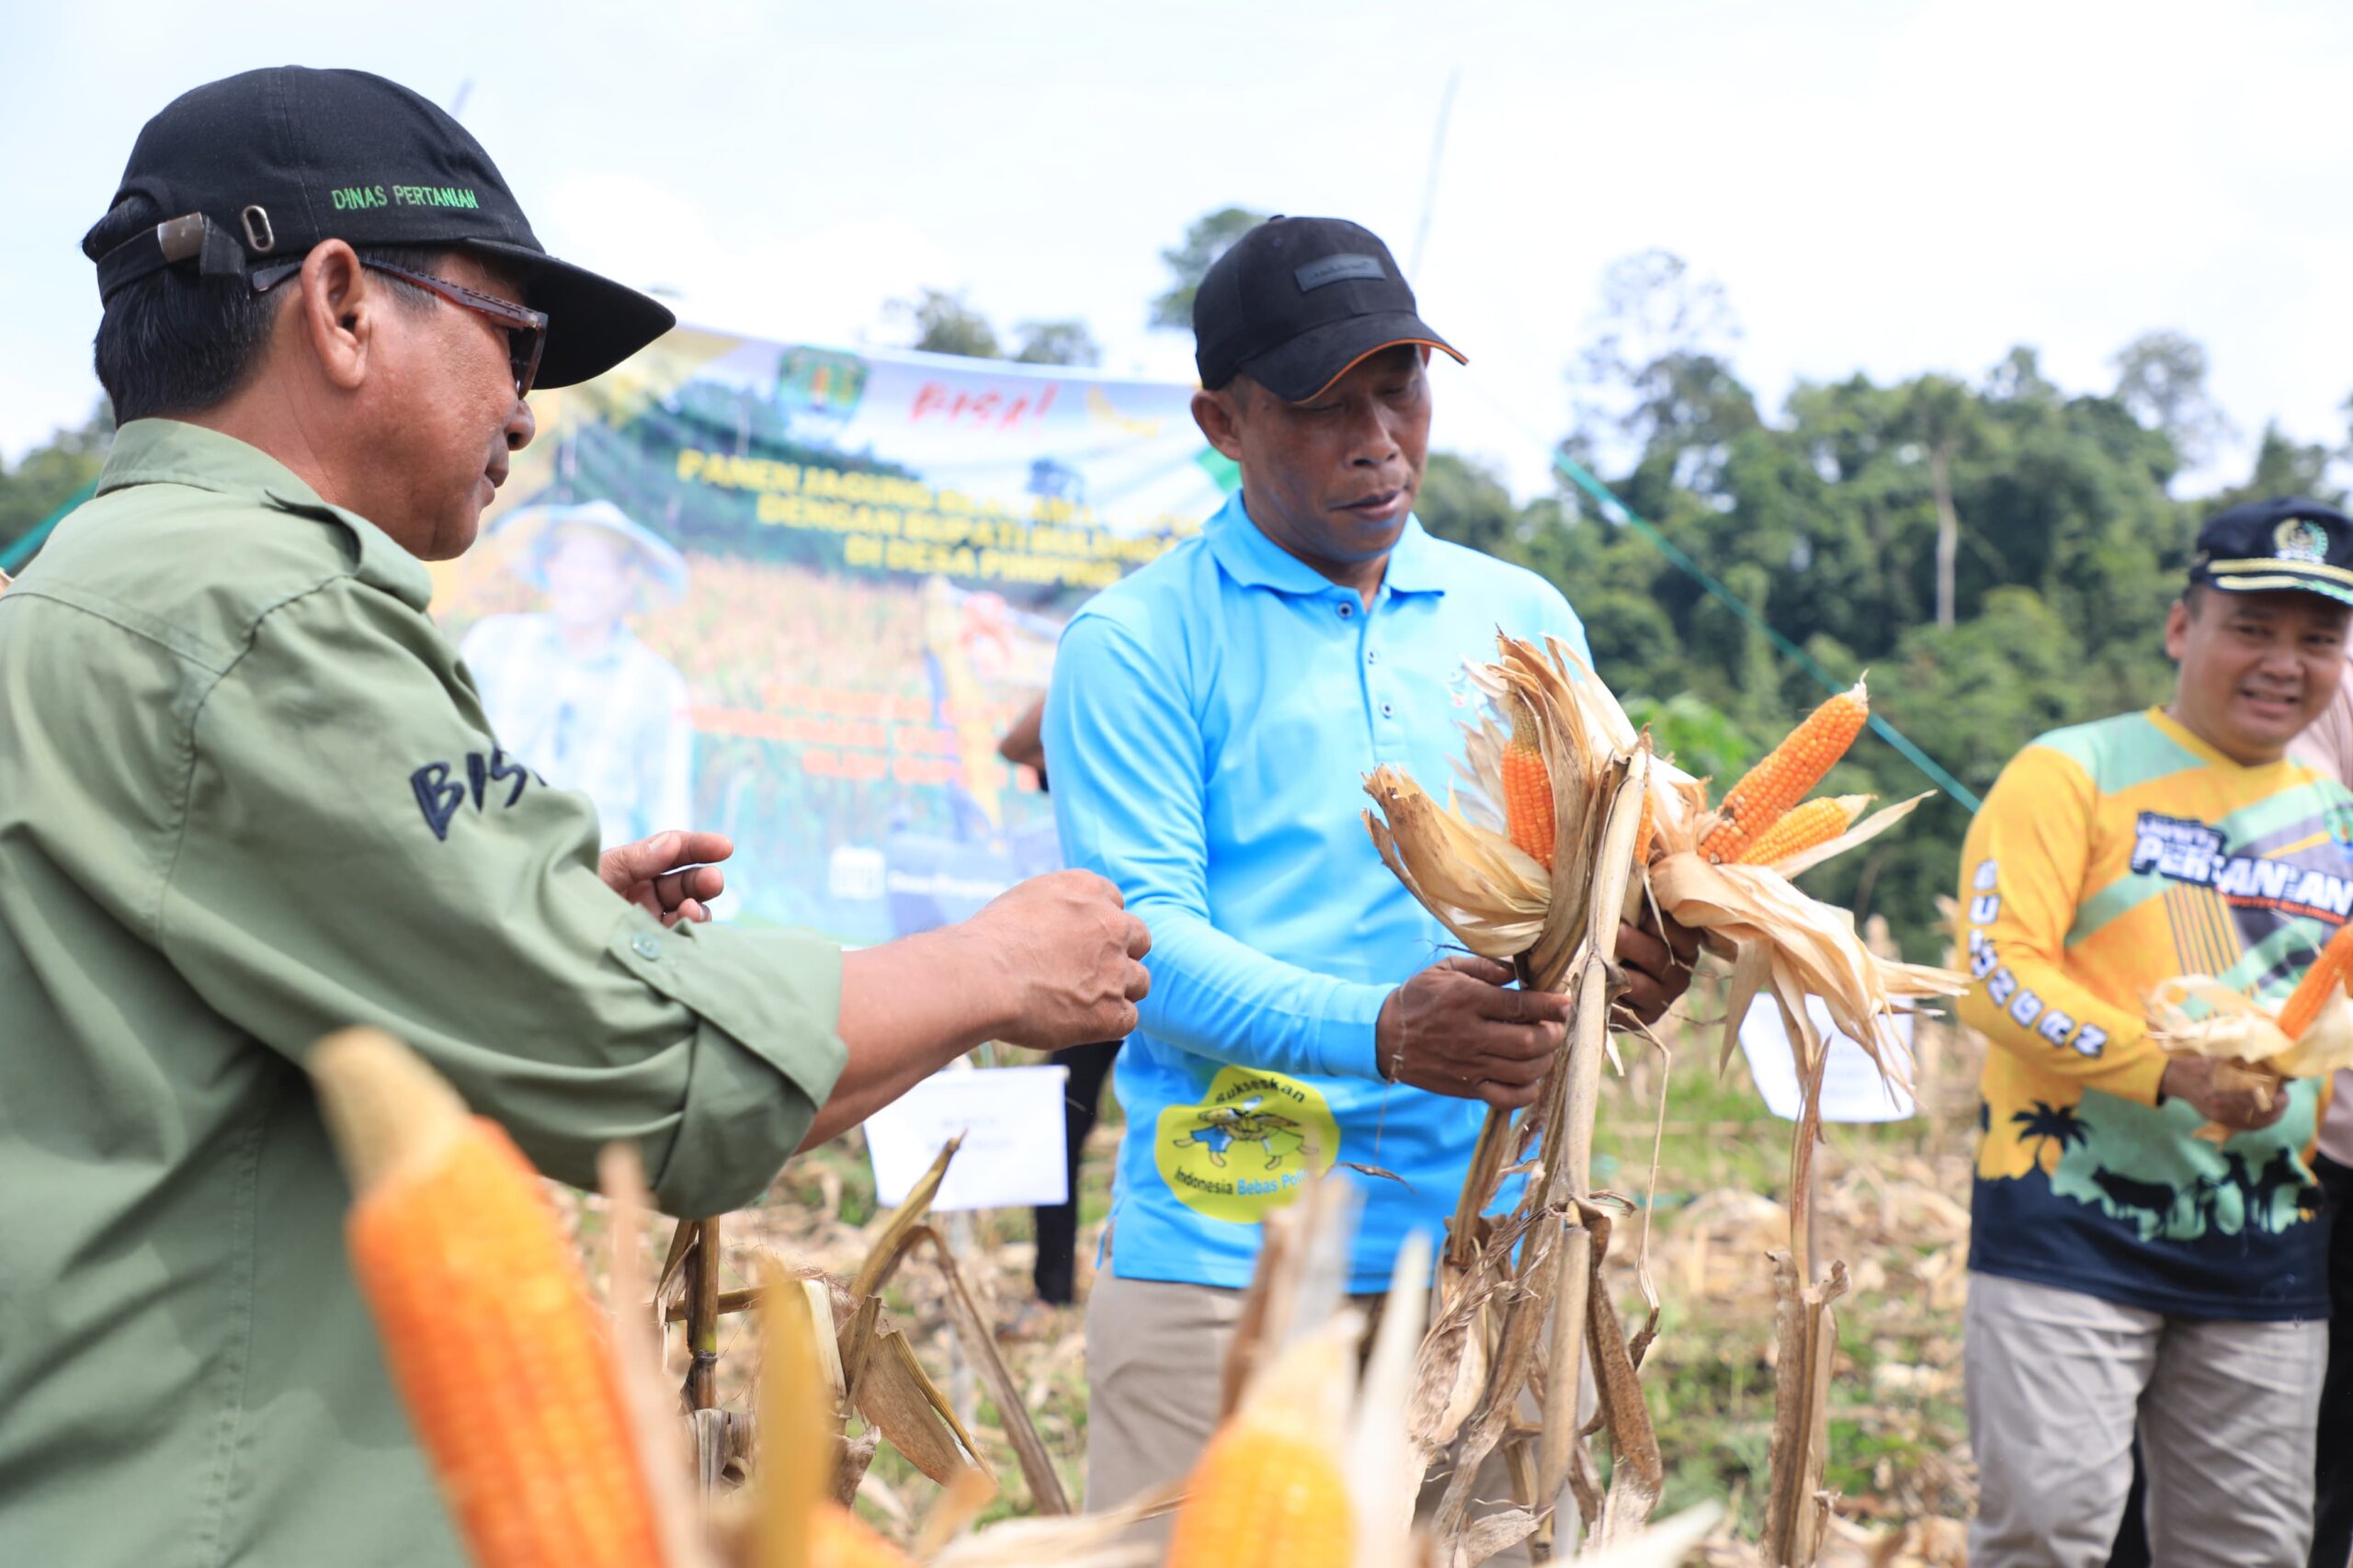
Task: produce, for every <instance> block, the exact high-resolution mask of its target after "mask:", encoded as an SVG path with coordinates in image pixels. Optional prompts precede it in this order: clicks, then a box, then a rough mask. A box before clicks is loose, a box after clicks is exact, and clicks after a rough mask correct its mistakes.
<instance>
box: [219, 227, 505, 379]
mask: <svg viewBox="0 0 2353 1568" xmlns="http://www.w3.org/2000/svg"><path fill="white" fill-rule="evenodd" d="M359 265H360V266H362V267H366V268H368V269H369V271H370V272H381V273H383V274H384V275H385V276H386V277H388V278H399V279H400V280H401V281H402V282H404V283H406V284H410V285H412V286H413V287H415V288H418V289H422V290H425V291H426V293H428V294H438V295H439V296H440V297H441V298H442V299H444V300H447V301H449V302H450V303H451V304H453V305H458V306H461V307H463V308H464V309H466V310H469V311H473V312H477V313H479V314H482V315H485V316H488V317H489V318H490V319H491V320H493V321H494V322H496V323H497V324H499V325H500V326H502V327H504V328H506V363H507V366H508V368H509V369H512V370H513V371H514V372H515V395H516V396H517V397H518V398H520V397H523V396H524V395H526V394H527V393H529V392H530V390H531V382H532V381H533V379H534V378H536V377H537V376H538V375H539V373H540V350H542V349H544V348H545V347H547V346H548V318H547V312H544V311H534V310H530V309H529V308H527V307H525V306H522V305H518V304H516V303H515V302H514V301H511V300H502V299H500V298H498V297H497V296H496V295H495V294H484V293H483V292H481V291H480V290H473V289H469V288H467V287H466V286H465V285H463V284H462V283H452V282H450V281H449V279H448V278H435V277H433V276H432V275H430V274H429V273H424V272H411V271H410V270H409V269H408V268H407V267H394V266H393V265H392V263H391V262H388V261H370V260H369V259H368V258H367V257H366V256H361V257H360V258H359ZM301 270H302V264H301V262H299V261H289V262H284V263H281V264H280V265H278V266H277V267H263V268H262V269H261V270H260V271H258V272H256V273H255V274H254V276H253V284H254V292H255V293H256V294H267V293H268V292H269V291H270V290H272V289H275V288H276V287H278V285H279V284H280V283H283V282H285V281H286V280H287V279H288V278H291V277H293V276H294V275H295V274H296V273H298V272H300V271H301Z"/></svg>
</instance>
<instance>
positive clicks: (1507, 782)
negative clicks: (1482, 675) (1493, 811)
mask: <svg viewBox="0 0 2353 1568" xmlns="http://www.w3.org/2000/svg"><path fill="white" fill-rule="evenodd" d="M1503 783H1504V825H1505V826H1506V827H1507V828H1509V829H1510V831H1511V841H1512V843H1513V844H1515V845H1517V846H1518V847H1519V848H1521V849H1522V850H1525V851H1526V852H1527V853H1529V854H1530V855H1533V856H1534V857H1535V858H1537V859H1538V860H1539V861H1540V862H1541V863H1542V865H1543V867H1544V869H1546V870H1548V871H1549V870H1551V869H1552V846H1553V841H1554V834H1555V829H1554V826H1553V823H1554V819H1553V816H1552V772H1551V770H1550V769H1548V768H1547V767H1545V766H1544V754H1543V753H1542V752H1541V751H1539V750H1538V749H1537V746H1536V723H1535V720H1534V719H1533V718H1532V717H1531V716H1530V715H1529V711H1528V704H1527V703H1526V702H1524V701H1521V700H1519V699H1517V698H1515V699H1513V701H1512V705H1511V739H1510V740H1509V741H1507V742H1506V743H1505V745H1504V757H1503Z"/></svg>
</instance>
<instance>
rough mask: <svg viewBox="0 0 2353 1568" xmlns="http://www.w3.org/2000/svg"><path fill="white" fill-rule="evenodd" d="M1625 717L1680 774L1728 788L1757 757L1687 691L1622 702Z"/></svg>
mask: <svg viewBox="0 0 2353 1568" xmlns="http://www.w3.org/2000/svg"><path fill="white" fill-rule="evenodd" d="M1625 705H1626V717H1628V718H1629V719H1631V720H1632V721H1633V722H1634V726H1635V728H1637V729H1643V730H1648V731H1649V732H1650V733H1651V744H1652V745H1653V746H1654V748H1656V750H1657V751H1658V753H1659V755H1660V756H1665V757H1668V758H1670V759H1672V760H1673V762H1674V763H1675V765H1676V766H1677V767H1680V768H1681V769H1683V771H1684V772H1686V773H1689V774H1692V775H1694V776H1696V777H1698V778H1713V779H1716V780H1717V781H1718V782H1719V784H1726V783H1729V782H1731V781H1732V780H1733V779H1734V778H1739V777H1740V774H1741V771H1742V770H1743V769H1744V768H1745V767H1747V766H1748V765H1749V764H1750V763H1751V762H1754V761H1755V760H1756V758H1757V757H1758V756H1760V755H1761V753H1760V752H1759V751H1758V749H1757V746H1756V743H1755V742H1753V741H1751V740H1750V739H1749V738H1748V737H1747V736H1746V735H1744V734H1742V733H1740V727H1739V726H1738V725H1737V724H1734V723H1733V722H1732V721H1731V720H1730V719H1729V718H1727V717H1726V716H1725V715H1724V712H1723V710H1722V709H1719V708H1715V707H1712V706H1711V705H1710V704H1709V703H1707V702H1706V701H1704V700H1702V699H1699V697H1696V696H1694V695H1693V694H1692V693H1690V692H1688V691H1678V692H1677V693H1676V694H1675V695H1674V696H1673V697H1670V698H1668V699H1666V700H1665V701H1664V702H1661V701H1660V700H1658V699H1656V698H1653V697H1629V698H1627V699H1625Z"/></svg>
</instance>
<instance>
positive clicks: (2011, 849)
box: [1960, 709, 2353, 1319]
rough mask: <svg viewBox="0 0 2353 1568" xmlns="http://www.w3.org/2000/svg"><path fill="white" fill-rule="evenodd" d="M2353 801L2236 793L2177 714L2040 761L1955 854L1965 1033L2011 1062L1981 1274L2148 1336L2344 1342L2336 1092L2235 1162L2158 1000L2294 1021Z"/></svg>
mask: <svg viewBox="0 0 2353 1568" xmlns="http://www.w3.org/2000/svg"><path fill="white" fill-rule="evenodd" d="M2348 844H2353V792H2348V791H2347V790H2346V788H2345V787H2344V786H2343V785H2341V784H2339V783H2337V782H2336V780H2334V779H2332V778H2327V777H2326V776H2325V775H2323V774H2321V773H2319V772H2316V771H2315V770H2313V768H2311V767H2306V766H2304V765H2303V764H2302V763H2300V762H2295V761H2280V762H2276V763H2271V764H2268V765H2266V766H2263V767H2242V766H2241V765H2239V764H2238V763H2235V762H2233V761H2232V760H2231V759H2230V758H2228V757H2226V756H2222V754H2221V753H2219V752H2217V751H2215V750H2214V749H2213V748H2212V747H2211V746H2210V745H2208V744H2206V743H2205V742H2203V741H2201V740H2200V739H2199V738H2198V737H2197V736H2196V735H2194V734H2192V733H2189V732H2188V730H2186V729H2184V728H2183V727H2182V726H2181V725H2180V724H2178V723H2177V722H2174V720H2173V719H2172V718H2171V717H2170V716H2168V715H2167V714H2166V713H2165V712H2164V711H2163V710H2158V709H2152V710H2149V711H2147V712H2145V713H2128V714H2124V715H2121V716H2120V717H2117V718H2114V719H2107V720H2102V721H2100V722H2097V723H2092V724H2083V725H2078V726H2076V727H2075V728H2073V729H2067V730H2059V731H2055V732H2053V733H2051V734H2047V735H2044V736H2042V737H2041V738H2040V740H2037V741H2036V742H2035V743H2034V744H2031V745H2029V746H2028V747H2027V748H2026V750H2024V751H2022V752H2020V753H2019V754H2018V756H2016V757H2014V758H2013V759H2011V762H2010V765H2009V766H2008V767H2006V768H2005V769H2003V771H2002V777H2001V778H2000V779H1999V780H1997V781H1996V782H1995V786H1994V789H1993V790H1992V792H1991V793H1989V794H1988V795H1987V796H1986V799H1985V804H1984V809H1983V810H1982V811H1981V812H1979V813H1978V816H1977V820H1976V822H1975V823H1974V824H1972V826H1971V828H1970V832H1969V839H1968V843H1967V845H1966V846H1965V847H1964V848H1963V850H1962V853H1961V915H1960V921H1961V931H1960V935H1961V942H1962V945H1963V948H1964V949H1965V951H1966V954H1967V960H1968V967H1969V971H1970V973H1971V974H1972V977H1974V979H1975V981H1976V983H1975V984H1974V985H1973V986H1972V988H1971V989H1970V992H1969V994H1967V995H1966V996H1964V997H1963V998H1962V999H1961V1009H1960V1010H1961V1017H1962V1018H1963V1019H1964V1020H1965V1021H1967V1022H1968V1023H1969V1024H1970V1025H1971V1026H1972V1028H1976V1029H1978V1030H1980V1031H1982V1032H1983V1033H1984V1035H1985V1036H1986V1038H1987V1039H1988V1040H1990V1041H1992V1049H1991V1050H1990V1051H1988V1052H1987V1053H1986V1060H1985V1071H1984V1079H1983V1081H1982V1085H1981V1093H1982V1096H1983V1100H1984V1104H1983V1106H1982V1108H1981V1110H1980V1113H1979V1114H1980V1129H1981V1131H1980V1137H1979V1142H1978V1151H1977V1180H1976V1190H1975V1199H1974V1204H1973V1217H1974V1224H1973V1227H1972V1240H1971V1244H1970V1267H1972V1268H1974V1269H1977V1270H1980V1271H1981V1272H1984V1273H1988V1274H1997V1275H2002V1276H2005V1277H2006V1278H2015V1279H2026V1280H2031V1281H2033V1282H2035V1283H2037V1284H2043V1285H2050V1286H2053V1287H2056V1288H2058V1289H2062V1290H2080V1291H2083V1292H2084V1293H2086V1294H2087V1295H2092V1296H2097V1297H2099V1298H2101V1299H2103V1300H2106V1301H2119V1302H2122V1303H2125V1304H2127V1305H2131V1306H2136V1307H2143V1308H2146V1309H2148V1310H2151V1311H2155V1312H2180V1313H2185V1314H2188V1315H2193V1316H2200V1317H2218V1318H2244V1319H2289V1318H2303V1317H2320V1316H2325V1315H2326V1313H2327V1310H2328V1285H2327V1278H2326V1275H2325V1269H2324V1267H2323V1265H2324V1261H2325V1246H2326V1235H2325V1228H2324V1227H2322V1226H2320V1225H2318V1224H2316V1223H2315V1222H2314V1221H2315V1218H2316V1216H2315V1214H2314V1212H2313V1206H2314V1204H2315V1203H2316V1201H2317V1199H2318V1189H2317V1188H2316V1187H2313V1181H2312V1173H2311V1168H2310V1165H2309V1164H2308V1162H2309V1160H2310V1158H2311V1153H2312V1143H2313V1133H2314V1129H2315V1127H2316V1126H2317V1124H2318V1120H2319V1115H2320V1108H2321V1107H2320V1100H2321V1096H2322V1094H2323V1085H2320V1084H2317V1083H2313V1082H2309V1081H2300V1082H2297V1083H2296V1084H2294V1085H2292V1086H2291V1088H2290V1100H2289V1108H2288V1112H2287V1115H2286V1116H2285V1117H2283V1118H2282V1119H2280V1120H2279V1122H2278V1123H2277V1124H2275V1125H2273V1126H2271V1127H2268V1128H2266V1129H2264V1130H2262V1131H2256V1132H2247V1133H2242V1134H2240V1135H2238V1136H2237V1137H2234V1138H2232V1139H2230V1140H2229V1141H2228V1142H2224V1143H2222V1144H2220V1145H2219V1146H2218V1145H2217V1144H2215V1143H2214V1142H2210V1141H2207V1140H2205V1139H2201V1138H2200V1137H2199V1136H2198V1135H2197V1134H2198V1131H2199V1129H2200V1127H2201V1126H2202V1125H2204V1119H2203V1118H2202V1117H2201V1116H2200V1114H2199V1113H2198V1111H2197V1110H2195V1109H2194V1108H2191V1107H2190V1106H2189V1105H2188V1104H2187V1103H2186V1102H2183V1101H2180V1100H2178V1099H2175V1100H2167V1101H2165V1102H2163V1103H2160V1101H2159V1098H2158V1095H2157V1084H2158V1080H2159V1079H2160V1078H2161V1077H2162V1076H2163V1075H2164V1072H2165V1055H2164V1053H2163V1051H2160V1050H2159V1048H2158V1047H2157V1046H2156V1045H2155V1044H2154V1042H2153V1041H2152V1040H2150V1039H2149V1038H2148V1033H2147V1029H2146V1027H2145V1025H2144V1024H2143V1017H2142V1006H2143V998H2144V997H2145V996H2146V995H2147V994H2148V993H2149V991H2150V990H2151V989H2152V988H2153V987H2154V986H2155V985H2156V984H2157V983H2159V982H2161V981H2164V980H2167V979H2171V978H2173V977H2175V976H2177V975H2185V974H2206V975H2211V976H2214V977H2216V978H2217V979H2219V980H2221V981H2222V982H2223V983H2226V984H2228V985H2231V986H2233V987H2234V988H2236V989H2238V990H2240V991H2243V992H2246V993H2248V994H2253V995H2256V996H2260V997H2265V998H2268V999H2271V1000H2273V1001H2277V1000H2279V999H2280V998H2283V997H2284V996H2285V995H2286V994H2287V993H2288V992H2289V991H2290V990H2291V989H2293V988H2294V985H2295V983H2296V980H2297V978H2298V977H2299V976H2300V975H2302V972H2303V971H2304V969H2305V967H2306V965H2307V964H2309V963H2310V961H2311V960H2312V958H2313V954H2314V953H2315V952H2316V951H2317V950H2318V949H2319V948H2320V947H2321V945H2322V944H2323V943H2324V942H2325V941H2326V940H2327V938H2328V937H2329V935H2330V934H2331V933H2332V932H2334V931H2335V930H2336V927H2337V926H2340V925H2342V924H2343V923H2344V922H2345V920H2346V918H2347V915H2348V913H2353V847H2348Z"/></svg>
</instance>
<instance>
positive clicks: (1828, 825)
mask: <svg viewBox="0 0 2353 1568" xmlns="http://www.w3.org/2000/svg"><path fill="white" fill-rule="evenodd" d="M1871 799H1872V798H1871V797H1870V796H1869V795H1824V797H1823V798H1822V799H1820V800H1818V801H1807V802H1805V804H1803V805H1802V806H1799V807H1797V808H1796V809H1794V810H1792V811H1790V812H1787V813H1785V814H1784V815H1783V816H1782V818H1781V820H1780V821H1779V822H1777V823H1775V824H1773V825H1772V826H1771V827H1768V828H1767V829H1766V830H1765V831H1764V832H1762V833H1760V834H1758V835H1756V837H1755V838H1752V839H1750V840H1749V841H1748V847H1747V848H1745V849H1744V850H1742V851H1741V852H1740V863H1741V864H1742V865H1744V866H1770V865H1774V864H1776V863H1778V862H1779V861H1782V860H1786V859H1788V858H1790V856H1792V855H1798V854H1802V853H1803V852H1804V851H1806V850H1808V849H1812V848H1813V847H1814V846H1816V845H1821V844H1827V843H1829V842H1830V841H1831V840H1832V839H1834V838H1836V837H1837V836H1838V835H1840V834H1842V833H1844V832H1846V831H1847V829H1848V828H1850V827H1852V826H1854V825H1855V824H1856V822H1857V821H1858V820H1859V818H1860V817H1861V816H1862V814H1863V809H1864V808H1865V807H1866V806H1869V805H1870V803H1871Z"/></svg>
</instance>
